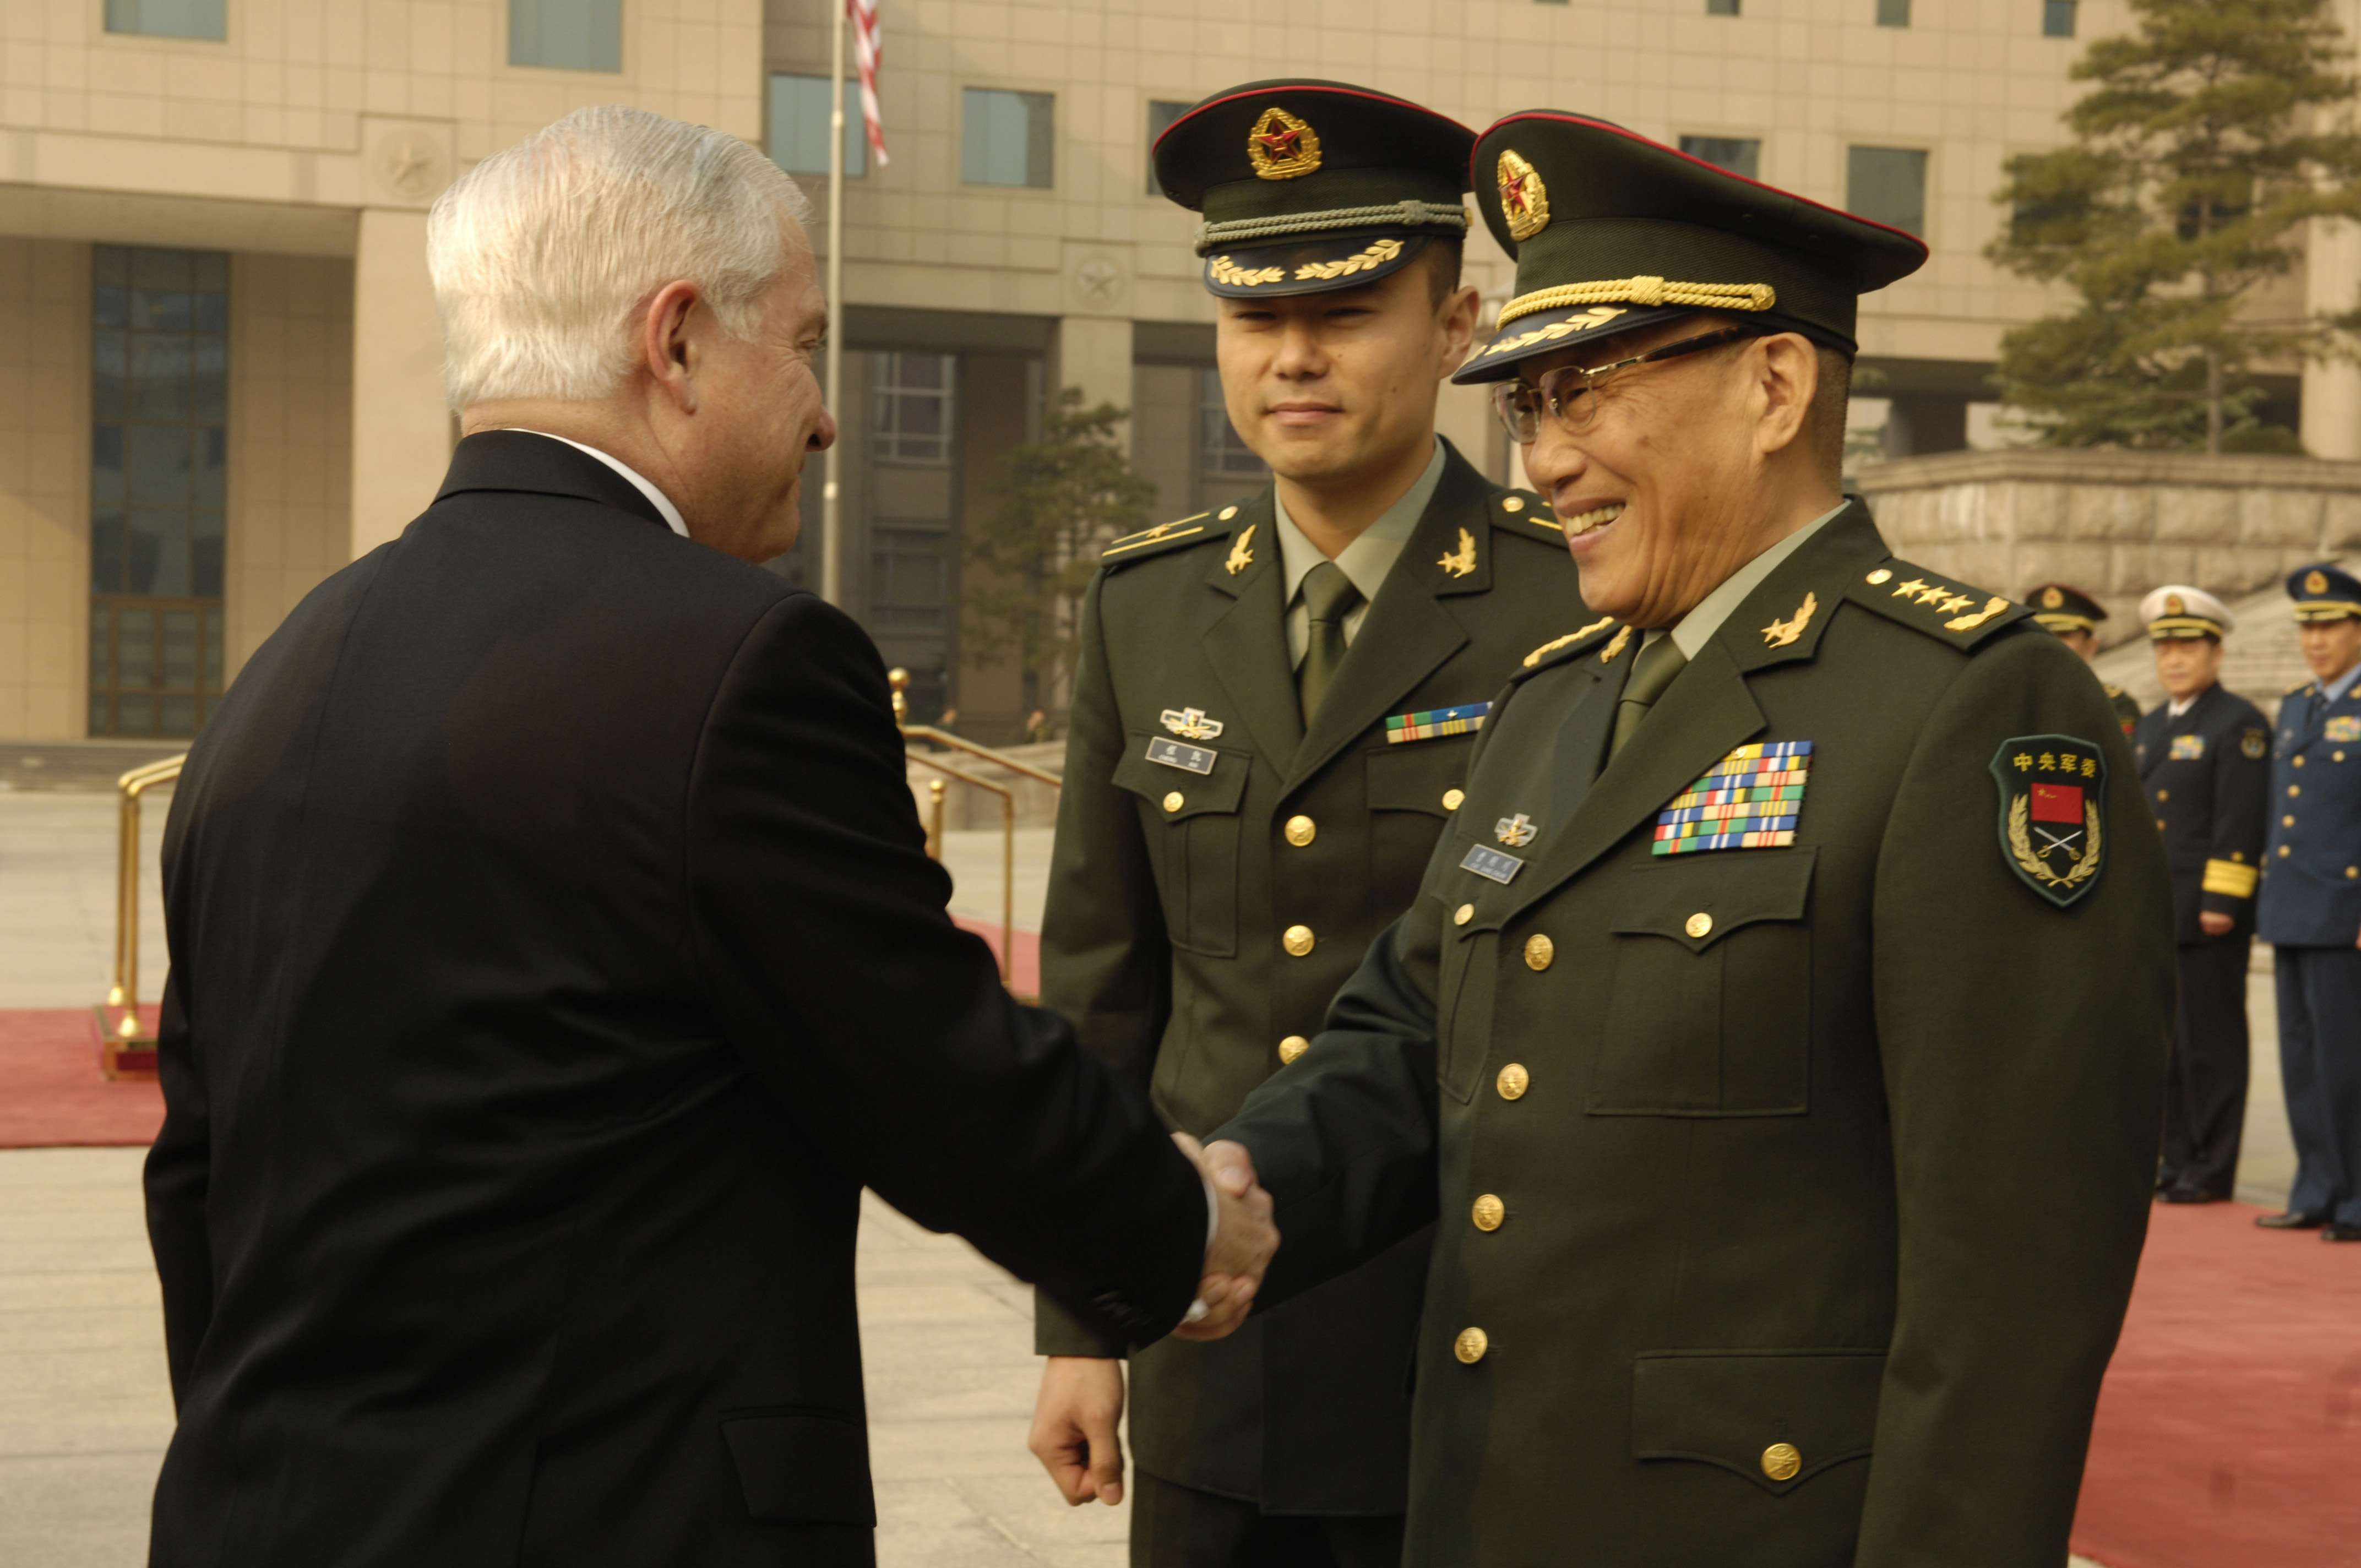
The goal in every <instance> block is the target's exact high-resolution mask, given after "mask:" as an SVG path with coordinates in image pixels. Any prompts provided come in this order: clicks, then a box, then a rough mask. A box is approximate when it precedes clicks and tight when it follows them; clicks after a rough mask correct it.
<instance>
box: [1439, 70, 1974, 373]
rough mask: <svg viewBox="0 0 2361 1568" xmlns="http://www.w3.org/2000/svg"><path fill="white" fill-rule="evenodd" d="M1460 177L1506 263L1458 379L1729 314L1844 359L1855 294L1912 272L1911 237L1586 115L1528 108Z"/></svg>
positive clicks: (1916, 249) (1492, 136)
mask: <svg viewBox="0 0 2361 1568" xmlns="http://www.w3.org/2000/svg"><path fill="white" fill-rule="evenodd" d="M1471 178H1472V180H1473V181H1474V184H1475V190H1476V201H1477V206H1478V207H1479V208H1481V209H1482V211H1483V214H1484V221H1485V223H1487V224H1488V225H1490V227H1491V230H1492V235H1493V237H1494V238H1496V239H1498V240H1499V242H1500V245H1501V247H1502V248H1503V249H1505V250H1507V251H1508V252H1509V254H1510V255H1511V256H1513V257H1515V258H1517V291H1516V295H1515V297H1514V298H1512V299H1510V302H1508V304H1507V305H1505V306H1503V307H1502V308H1501V311H1500V320H1499V333H1498V335H1496V336H1495V337H1494V338H1493V340H1492V341H1491V342H1490V343H1488V344H1487V345H1485V346H1484V347H1483V348H1482V349H1480V350H1478V351H1477V354H1476V355H1475V356H1473V357H1472V358H1470V359H1469V360H1468V361H1467V363H1466V364H1465V365H1463V366H1461V367H1459V371H1458V373H1457V374H1456V375H1455V376H1454V377H1453V379H1454V380H1455V381H1459V382H1462V383H1466V382H1471V381H1500V380H1506V379H1507V378H1509V377H1510V376H1512V375H1514V374H1515V373H1516V366H1517V362H1518V361H1519V360H1521V359H1526V358H1530V357H1531V356H1533V355H1536V354H1547V353H1550V352H1552V351H1554V350H1555V349H1557V348H1560V347H1562V346H1564V345H1565V344H1566V343H1567V342H1569V341H1576V340H1578V339H1579V338H1580V337H1581V336H1582V335H1583V334H1592V335H1597V336H1605V335H1607V334H1609V333H1610V332H1628V331H1630V330H1631V329H1633V328H1635V327H1643V326H1649V325H1653V323H1657V322H1660V321H1670V320H1672V319H1674V318H1675V317H1678V316H1683V315H1688V314H1692V313H1696V312H1697V311H1726V312H1728V313H1731V314H1732V315H1735V316H1737V317H1738V318H1739V319H1740V320H1741V321H1752V323H1756V324H1759V325H1760V327H1761V328H1762V330H1763V331H1764V332H1766V333H1776V332H1795V333H1801V334H1804V335H1805V336H1806V337H1808V338H1810V339H1811V340H1812V341H1813V342H1815V343H1818V344H1822V345H1826V346H1828V347H1830V348H1834V349H1837V350H1839V351H1840V352H1842V353H1845V354H1848V355H1850V354H1852V353H1854V352H1856V351H1857V349H1858V347H1859V345H1858V344H1856V343H1855V341H1854V338H1853V327H1854V323H1855V321H1856V319H1857V318H1858V315H1859V313H1860V304H1861V300H1860V297H1861V295H1862V294H1865V293H1869V292H1871V291H1874V290H1878V289H1883V288H1884V287H1885V286H1886V285H1887V284H1888V283H1891V282H1893V281H1894V280H1896V279H1898V278H1905V277H1907V276H1908V275H1909V274H1911V273H1913V272H1916V270H1917V269H1918V268H1919V267H1920V266H1921V265H1922V264H1923V263H1924V262H1925V261H1926V259H1927V246H1926V243H1925V242H1924V241H1922V240H1920V239H1919V238H1918V237H1917V236H1915V235H1908V234H1905V233H1903V232H1902V231H1901V230H1900V229H1896V228H1888V227H1887V226H1886V225H1883V224H1878V223H1872V222H1870V221H1869V220H1868V219H1867V218H1857V217H1855V216H1853V215H1852V214H1850V213H1842V212H1839V211H1837V210H1836V209H1835V208H1833V207H1824V206H1821V205H1820V204H1819V203H1817V202H1807V201H1806V200H1805V199H1804V198H1803V197H1801V196H1795V195H1791V194H1789V193H1788V192H1784V191H1781V190H1777V189H1774V188H1773V187H1772V186H1769V185H1765V184H1763V183H1762V182H1760V181H1753V180H1749V179H1747V178H1746V177H1745V176H1743V175H1740V174H1732V173H1731V172H1730V170H1727V169H1722V168H1719V167H1718V166H1716V165H1714V164H1710V163H1708V162H1706V161H1705V160H1704V159H1699V158H1692V157H1690V156H1689V155H1688V154H1687V153H1685V152H1676V151H1675V150H1674V149H1673V148H1669V147H1666V146H1664V144H1662V143H1661V142H1653V141H1650V140H1649V139H1648V138H1647V137H1643V136H1639V135H1635V134H1634V133H1632V132H1631V131H1627V130H1625V129H1624V128H1623V127H1622V126H1617V125H1611V124H1609V122H1607V121H1605V120H1600V119H1593V118H1591V117H1590V116H1588V115H1573V114H1566V113H1564V112H1562V111H1559V110H1554V109H1530V110H1527V111H1525V112H1524V113H1522V114H1516V115H1510V116H1508V117H1507V118H1506V119H1503V120H1500V121H1499V122H1498V123H1497V124H1495V125H1494V126H1492V127H1491V128H1490V129H1488V130H1487V131H1486V132H1485V133H1484V134H1483V136H1482V137H1479V138H1478V139H1477V144H1476V166H1475V169H1474V170H1473V171H1472V174H1471Z"/></svg>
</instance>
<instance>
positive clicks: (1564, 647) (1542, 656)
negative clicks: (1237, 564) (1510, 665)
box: [1509, 615, 1619, 680]
mask: <svg viewBox="0 0 2361 1568" xmlns="http://www.w3.org/2000/svg"><path fill="white" fill-rule="evenodd" d="M1618 625H1619V622H1618V621H1617V620H1616V619H1615V618H1614V617H1613V616H1611V615H1609V616H1602V617H1600V618H1599V619H1598V620H1594V621H1592V622H1591V623H1590V624H1589V625H1587V626H1585V627H1581V628H1578V629H1577V630H1573V631H1569V632H1567V633H1566V634H1565V636H1563V637H1557V638H1553V639H1551V640H1550V641H1547V642H1544V643H1543V644H1542V645H1541V646H1540V647H1538V648H1536V649H1534V650H1533V651H1532V652H1530V653H1528V654H1526V655H1525V656H1524V658H1523V659H1521V660H1520V661H1519V662H1518V664H1517V667H1516V668H1515V669H1513V670H1511V671H1510V672H1509V678H1510V680H1522V679H1524V678H1525V677H1526V676H1527V675H1530V674H1532V673H1533V672H1534V671H1536V670H1545V669H1547V668H1549V667H1550V666H1551V665H1553V664H1563V663H1565V662H1566V661H1567V660H1569V659H1578V658H1580V657H1581V656H1582V655H1583V654H1585V653H1587V652H1590V651H1591V650H1592V649H1594V648H1596V647H1598V645H1599V644H1600V643H1602V642H1604V641H1607V640H1608V637H1609V633H1611V632H1615V630H1616V628H1617V626H1618Z"/></svg>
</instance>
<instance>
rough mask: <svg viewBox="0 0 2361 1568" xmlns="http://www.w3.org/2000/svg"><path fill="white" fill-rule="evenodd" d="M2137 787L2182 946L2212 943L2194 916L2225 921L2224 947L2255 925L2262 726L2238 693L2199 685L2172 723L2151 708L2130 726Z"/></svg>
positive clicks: (2266, 752)
mask: <svg viewBox="0 0 2361 1568" xmlns="http://www.w3.org/2000/svg"><path fill="white" fill-rule="evenodd" d="M2132 751H2133V753H2134V754H2135V755H2136V756H2137V757H2138V758H2139V771H2140V783H2142V784H2145V785H2147V797H2148V806H2149V809H2151V810H2152V811H2154V812H2155V814H2156V826H2157V831H2158V832H2159V833H2160V834H2162V835H2163V837H2164V853H2165V859H2166V860H2167V861H2170V862H2171V865H2172V923H2173V930H2174V934H2175V935H2176V936H2177V937H2178V938H2180V940H2181V941H2182V942H2183V943H2191V944H2193V943H2198V942H2205V941H2211V940H2213V939H2214V938H2209V937H2207V936H2206V935H2205V932H2204V930H2203V929H2202V927H2200V926H2199V925H2198V924H2197V916H2199V915H2200V914H2214V915H2227V916H2230V917H2231V919H2233V920H2234V921H2235V922H2236V923H2237V924H2236V927H2235V929H2233V930H2232V931H2231V932H2230V933H2229V934H2228V935H2227V936H2225V937H2224V938H2220V939H2221V940H2224V941H2231V940H2244V939H2245V938H2246V937H2248V936H2250V935H2252V934H2253V932H2254V929H2255V886H2256V882H2257V878H2258V877H2259V876H2260V874H2261V866H2262V862H2263V827H2264V819H2265V814H2266V812H2267V811H2268V809H2269V802H2268V800H2267V799H2266V798H2265V794H2266V792H2267V791H2268V789H2269V787H2270V775H2271V727H2270V720H2268V719H2267V718H2264V717H2263V715H2262V710H2261V709H2260V708H2258V707H2256V706H2255V705H2254V704H2253V703H2251V702H2248V701H2247V700H2246V698H2245V697H2242V696H2235V695H2234V694H2233V693H2230V692H2226V691H2224V690H2223V689H2222V688H2221V687H2220V686H2210V687H2208V688H2207V689H2206V690H2205V691H2204V692H2203V693H2202V695H2201V696H2199V697H2198V698H2197V700H2196V701H2195V702H2192V703H2191V704H2190V705H2189V711H2188V712H2186V713H2184V714H2182V715H2181V716H2180V718H2173V717H2172V705H2171V704H2170V703H2169V702H2160V703H2158V704H2157V705H2156V707H2154V708H2153V709H2152V710H2150V711H2149V712H2148V713H2147V715H2146V716H2144V717H2143V718H2141V719H2140V721H2139V722H2138V723H2137V724H2136V725H2134V726H2133V727H2132Z"/></svg>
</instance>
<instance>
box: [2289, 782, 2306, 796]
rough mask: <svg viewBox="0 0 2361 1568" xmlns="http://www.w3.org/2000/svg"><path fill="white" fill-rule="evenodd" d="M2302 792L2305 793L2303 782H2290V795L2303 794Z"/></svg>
mask: <svg viewBox="0 0 2361 1568" xmlns="http://www.w3.org/2000/svg"><path fill="white" fill-rule="evenodd" d="M2302 793H2303V785H2301V784H2290V785H2288V795H2290V797H2293V796H2295V795H2301V794H2302Z"/></svg>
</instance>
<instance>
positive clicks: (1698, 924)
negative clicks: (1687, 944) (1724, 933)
mask: <svg viewBox="0 0 2361 1568" xmlns="http://www.w3.org/2000/svg"><path fill="white" fill-rule="evenodd" d="M1681 929H1682V930H1684V931H1686V932H1687V933H1688V934H1689V938H1690V939H1691V940H1692V941H1698V942H1702V941H1704V940H1705V939H1706V938H1708V937H1710V936H1711V935H1713V916H1710V915H1708V914H1707V913H1706V912H1705V911H1704V910H1702V909H1700V910H1698V911H1697V913H1696V914H1695V915H1692V916H1689V918H1688V924H1687V925H1686V926H1683V927H1681Z"/></svg>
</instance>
